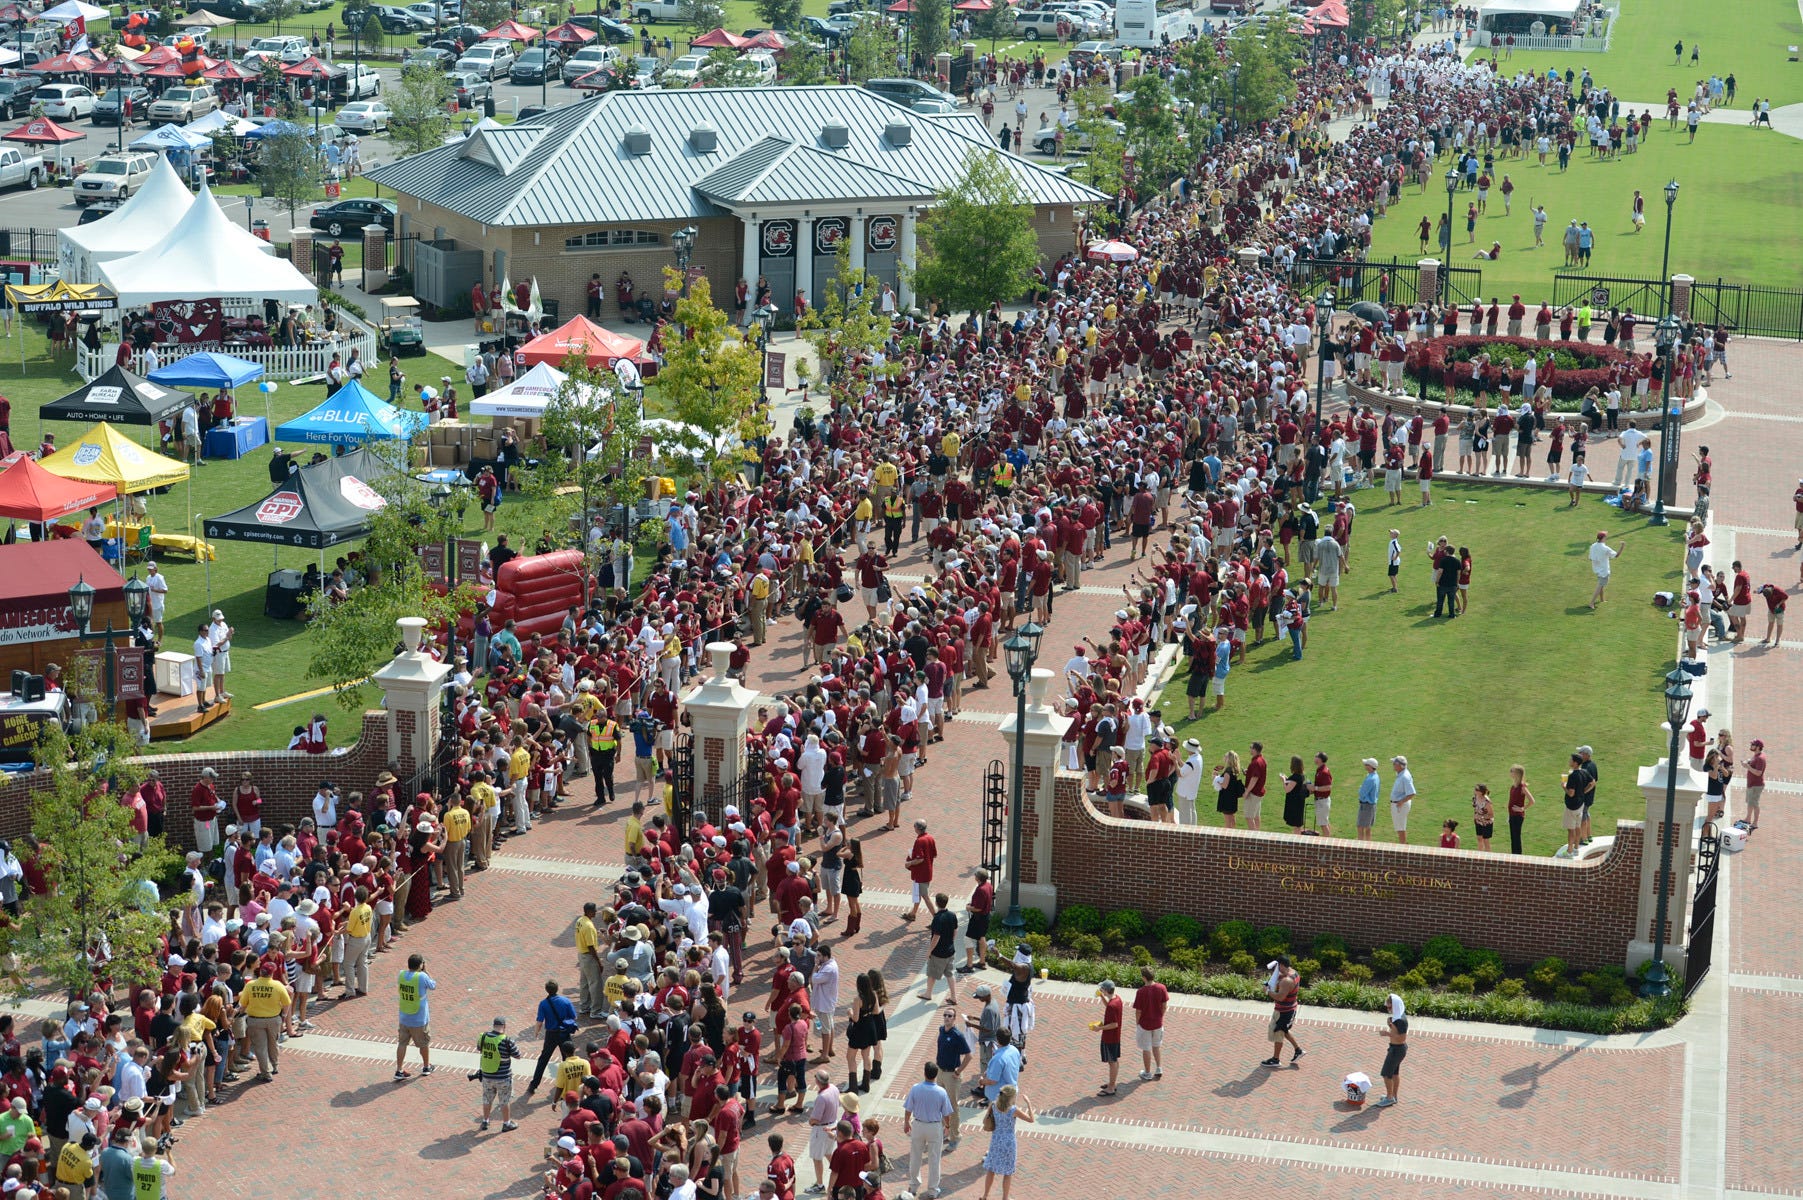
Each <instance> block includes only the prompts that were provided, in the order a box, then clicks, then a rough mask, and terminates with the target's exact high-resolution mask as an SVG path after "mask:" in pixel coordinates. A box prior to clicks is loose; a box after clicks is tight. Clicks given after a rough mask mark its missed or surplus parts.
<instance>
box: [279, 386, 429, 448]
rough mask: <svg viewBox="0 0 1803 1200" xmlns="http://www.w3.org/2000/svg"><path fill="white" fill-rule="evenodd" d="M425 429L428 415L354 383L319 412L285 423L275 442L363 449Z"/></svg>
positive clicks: (321, 407)
mask: <svg viewBox="0 0 1803 1200" xmlns="http://www.w3.org/2000/svg"><path fill="white" fill-rule="evenodd" d="M425 427H426V414H425V413H423V412H407V411H406V410H405V409H399V408H396V407H395V406H394V405H392V404H390V403H388V401H386V400H384V399H382V398H381V397H380V396H377V395H376V394H375V393H374V392H372V391H370V390H369V389H368V388H366V387H364V386H363V385H362V384H361V383H358V382H357V381H356V380H354V379H353V380H352V381H351V382H349V383H347V384H345V385H344V386H343V387H341V388H339V389H338V390H337V391H336V392H333V393H332V394H331V395H330V396H329V397H327V398H326V402H325V403H324V404H321V405H320V406H319V407H318V408H315V409H313V410H312V411H311V412H305V413H302V414H301V415H300V416H298V417H296V418H294V419H293V420H292V421H284V422H282V424H281V426H280V427H279V428H278V429H277V430H276V431H275V440H276V441H278V442H312V443H315V444H324V445H329V446H360V445H362V444H363V443H364V442H367V441H371V440H374V439H378V438H410V437H412V436H413V435H414V434H416V433H418V432H419V431H420V430H422V429H424V428H425Z"/></svg>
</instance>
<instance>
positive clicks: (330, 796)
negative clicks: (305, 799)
mask: <svg viewBox="0 0 1803 1200" xmlns="http://www.w3.org/2000/svg"><path fill="white" fill-rule="evenodd" d="M313 825H314V828H316V829H318V830H320V831H321V833H322V834H323V833H324V831H325V830H327V829H336V828H338V789H337V788H335V787H333V786H332V781H331V780H329V779H327V780H322V781H321V782H320V785H319V790H318V791H317V792H315V793H313Z"/></svg>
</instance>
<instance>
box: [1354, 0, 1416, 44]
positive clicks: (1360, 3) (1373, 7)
mask: <svg viewBox="0 0 1803 1200" xmlns="http://www.w3.org/2000/svg"><path fill="white" fill-rule="evenodd" d="M1407 7H1408V6H1407V5H1406V4H1405V3H1404V0H1352V3H1350V4H1348V5H1347V6H1346V18H1347V26H1346V37H1347V38H1348V40H1350V41H1353V42H1362V41H1364V40H1365V39H1366V38H1368V37H1388V36H1390V35H1391V34H1394V33H1395V32H1396V30H1397V27H1398V26H1397V21H1398V20H1399V18H1401V16H1402V14H1403V10H1404V9H1405V8H1407Z"/></svg>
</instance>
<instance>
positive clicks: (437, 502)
mask: <svg viewBox="0 0 1803 1200" xmlns="http://www.w3.org/2000/svg"><path fill="white" fill-rule="evenodd" d="M366 448H367V449H370V450H372V451H374V452H375V453H376V454H377V455H379V456H380V457H382V458H383V459H384V460H385V461H386V462H387V463H388V466H389V468H390V469H389V470H385V471H381V472H377V473H375V474H374V475H373V477H370V478H366V479H365V480H364V482H365V483H367V484H368V485H369V486H370V487H371V488H372V489H374V490H375V492H376V493H377V494H378V495H380V496H381V497H382V499H383V501H385V503H384V504H383V506H382V507H381V508H379V509H377V510H376V511H374V512H373V513H371V514H370V521H369V534H368V536H367V537H366V538H365V539H364V542H363V559H364V561H365V562H366V563H367V564H369V567H370V568H371V569H373V571H374V576H373V578H371V579H370V580H368V581H367V582H365V583H364V585H363V586H362V587H357V588H352V589H351V592H350V596H349V598H348V599H345V600H342V601H339V602H338V603H332V602H330V601H329V600H327V599H326V597H325V596H324V594H323V593H316V594H315V595H314V596H313V598H312V599H311V600H310V601H309V602H308V605H307V612H308V625H307V637H308V639H309V641H310V643H311V654H310V656H309V658H308V661H307V678H309V679H314V680H318V681H320V682H321V683H324V684H327V685H328V686H330V687H333V688H335V689H337V693H338V695H337V700H338V703H339V704H340V705H342V706H343V707H344V708H347V709H351V710H353V711H354V710H356V709H358V708H360V707H362V706H363V697H362V695H361V694H360V692H359V690H358V685H359V684H361V683H362V682H363V681H364V680H366V679H368V678H369V677H370V675H372V674H373V673H375V672H376V671H377V670H379V669H380V668H381V667H382V666H383V665H384V664H385V663H387V662H388V661H389V660H391V659H392V658H394V656H395V652H396V647H397V646H398V645H399V642H398V640H397V637H396V634H395V624H394V623H395V622H396V621H397V620H399V619H400V618H401V617H424V618H425V619H426V623H427V628H428V629H429V630H431V629H440V628H443V627H444V626H446V625H451V624H454V623H455V622H456V620H457V618H458V616H459V615H460V614H462V613H464V612H467V611H468V610H469V609H470V608H471V606H473V605H474V604H475V600H476V591H475V588H474V587H473V586H470V585H468V584H465V585H463V586H460V587H458V588H456V589H454V590H452V591H450V592H449V593H445V594H440V593H439V591H438V590H437V589H436V587H434V586H433V585H432V581H431V580H430V579H428V577H427V575H426V572H425V568H424V566H423V565H422V564H421V562H420V559H419V551H420V547H422V546H426V545H431V544H434V543H437V544H439V545H443V544H444V543H445V542H447V541H449V540H450V539H451V538H454V537H456V536H458V535H459V534H460V533H462V531H463V528H462V527H463V522H462V519H461V517H462V513H463V511H464V506H463V502H460V500H459V497H458V494H457V493H455V492H453V493H452V494H451V496H450V497H448V498H444V497H440V498H437V499H435V498H434V497H435V493H434V492H433V491H431V490H430V489H428V488H427V487H426V486H425V485H424V484H422V483H420V482H419V481H418V480H416V479H414V478H413V476H412V474H411V473H410V472H409V470H408V464H409V461H410V458H411V447H410V446H409V445H408V444H407V443H406V442H397V441H375V442H370V443H368V445H367V447H366Z"/></svg>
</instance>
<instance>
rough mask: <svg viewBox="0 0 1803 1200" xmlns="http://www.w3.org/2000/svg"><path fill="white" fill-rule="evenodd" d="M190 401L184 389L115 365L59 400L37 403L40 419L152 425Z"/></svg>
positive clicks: (191, 398) (190, 396)
mask: <svg viewBox="0 0 1803 1200" xmlns="http://www.w3.org/2000/svg"><path fill="white" fill-rule="evenodd" d="M192 403H194V397H193V396H192V395H190V394H189V393H187V392H178V391H176V390H175V389H174V388H166V387H164V386H163V385H162V384H160V383H152V382H150V380H148V379H145V378H144V377H143V376H141V375H134V374H132V373H131V372H130V371H127V370H126V369H125V368H124V367H119V366H115V367H112V368H110V369H108V370H107V371H106V372H105V373H104V374H102V375H100V376H98V377H97V378H96V379H95V380H94V381H93V382H92V383H88V384H83V385H82V386H81V387H78V388H76V389H75V390H74V391H72V392H70V393H69V394H68V395H66V396H64V397H62V398H61V399H59V400H53V401H51V402H50V403H49V404H44V405H40V406H39V408H38V419H39V420H40V421H105V422H107V423H109V424H113V425H155V424H156V423H157V422H158V421H161V420H164V419H165V418H167V417H169V416H171V415H173V414H174V413H177V412H180V411H181V410H182V409H183V408H184V407H186V406H187V405H189V404H192Z"/></svg>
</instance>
